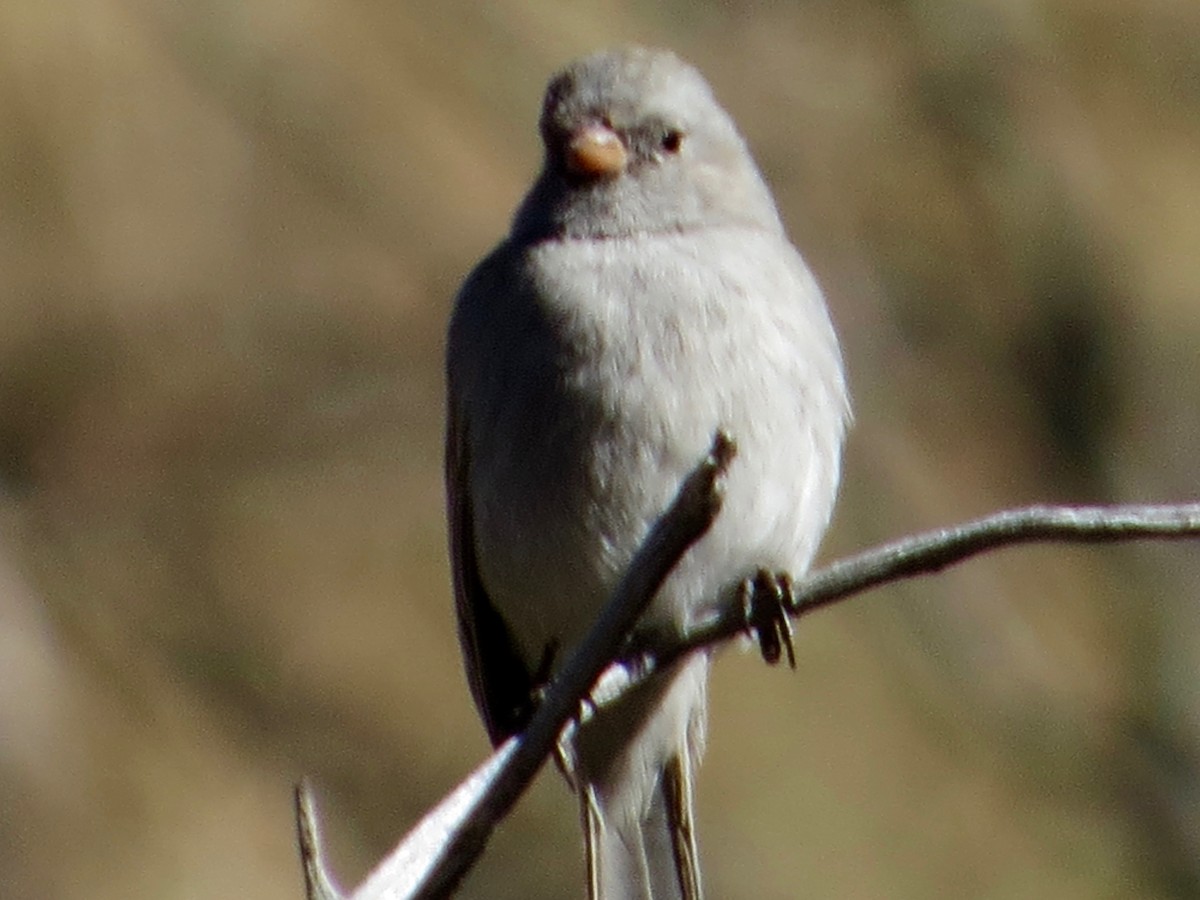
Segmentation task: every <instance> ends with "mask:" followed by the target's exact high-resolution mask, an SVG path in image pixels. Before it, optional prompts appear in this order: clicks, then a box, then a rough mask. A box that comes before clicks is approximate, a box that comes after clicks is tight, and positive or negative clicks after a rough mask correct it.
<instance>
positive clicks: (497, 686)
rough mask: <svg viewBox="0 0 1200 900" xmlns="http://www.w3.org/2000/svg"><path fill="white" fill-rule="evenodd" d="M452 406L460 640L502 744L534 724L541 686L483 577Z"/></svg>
mask: <svg viewBox="0 0 1200 900" xmlns="http://www.w3.org/2000/svg"><path fill="white" fill-rule="evenodd" d="M447 407H448V409H447V428H446V495H447V511H448V518H449V527H450V565H451V568H452V569H453V575H454V599H455V607H456V609H457V610H458V639H459V642H460V643H461V645H462V652H463V658H464V660H465V661H466V669H467V681H468V683H469V684H470V687H471V696H472V697H474V699H475V705H476V707H478V709H479V714H480V715H481V716H482V717H483V722H484V725H485V727H486V728H487V732H488V736H489V737H490V738H491V740H492V743H493V744H497V745H498V744H500V743H501V742H502V741H504V740H505V738H507V737H509V736H511V735H513V734H516V733H517V732H518V731H520V730H521V729H522V728H524V726H525V725H526V723H527V722H528V720H529V717H530V716H531V715H532V714H533V708H534V697H533V692H534V689H535V687H536V685H535V684H534V676H533V674H532V673H531V672H530V670H529V666H528V665H527V664H526V662H525V660H524V659H523V658H522V657H521V654H520V651H519V649H518V647H517V644H516V642H515V641H514V640H513V637H512V634H511V632H510V631H509V629H508V624H507V623H506V622H505V621H504V618H503V616H501V615H500V612H499V611H498V610H497V609H496V607H495V605H494V604H493V603H492V600H491V598H490V597H489V596H488V593H487V588H486V587H484V584H483V580H482V578H481V577H480V574H479V566H478V563H477V560H476V553H475V534H474V527H473V524H472V515H471V496H470V481H469V479H470V467H471V460H470V452H469V447H468V441H467V429H466V423H465V422H464V421H462V415H461V413H460V412H459V411H458V410H457V409H456V404H455V403H454V398H453V396H451V399H450V402H449V403H448V404H447Z"/></svg>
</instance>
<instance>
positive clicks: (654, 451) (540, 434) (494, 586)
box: [473, 235, 841, 633]
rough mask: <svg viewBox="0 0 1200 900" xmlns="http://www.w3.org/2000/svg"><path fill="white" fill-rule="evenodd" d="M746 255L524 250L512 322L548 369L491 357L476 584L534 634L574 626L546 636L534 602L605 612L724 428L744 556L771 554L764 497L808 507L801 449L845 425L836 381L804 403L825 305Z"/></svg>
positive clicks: (821, 353) (821, 343)
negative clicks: (564, 599) (834, 422)
mask: <svg viewBox="0 0 1200 900" xmlns="http://www.w3.org/2000/svg"><path fill="white" fill-rule="evenodd" d="M754 253H755V250H754V249H753V248H745V247H743V248H739V247H738V241H737V240H736V238H735V237H730V236H720V235H716V236H714V237H713V239H712V240H710V241H697V240H695V239H692V240H683V239H681V238H678V237H672V238H667V237H664V238H662V239H661V240H659V242H658V245H657V246H655V247H652V248H651V247H647V246H646V245H645V243H644V242H641V243H638V242H623V241H599V242H590V243H564V244H551V245H547V246H545V247H542V248H538V249H537V250H535V251H532V252H531V255H530V258H529V260H528V267H529V268H528V283H529V286H530V290H529V291H528V292H527V293H526V295H525V298H524V302H527V303H528V304H529V305H528V307H527V308H526V309H524V310H520V311H516V318H518V319H520V318H521V317H527V321H528V322H529V323H530V324H529V325H528V327H530V328H533V329H535V330H536V331H537V332H538V333H539V335H540V339H539V340H538V341H537V342H536V345H537V346H538V347H539V348H541V349H540V350H539V353H540V354H544V355H541V356H539V357H538V358H536V359H533V358H530V357H529V355H528V353H527V352H516V350H515V348H517V347H519V346H526V347H527V346H528V345H527V344H524V343H523V342H519V341H512V342H510V343H509V345H508V346H507V348H501V349H500V351H499V353H498V356H497V358H496V359H495V360H493V365H494V366H495V367H496V368H497V370H498V371H499V372H500V373H501V374H500V375H499V377H497V378H495V379H493V380H492V383H493V384H494V385H495V396H494V397H493V398H492V400H491V405H490V413H491V416H492V417H493V427H492V428H491V434H490V437H489V436H481V437H482V440H481V442H480V444H479V445H478V446H477V447H476V451H477V456H476V466H477V475H481V476H482V477H477V478H476V488H475V490H474V492H473V495H474V497H475V502H476V518H477V524H478V526H479V534H478V539H479V542H480V562H481V565H482V567H483V570H484V576H485V580H486V581H488V582H489V588H490V589H491V590H493V592H494V593H496V595H497V600H498V602H499V603H500V605H502V606H505V607H509V609H510V612H509V614H510V615H515V616H518V617H522V616H524V615H530V616H536V617H538V618H539V620H540V625H541V626H542V627H536V628H534V629H533V630H534V631H549V632H551V633H553V632H555V630H556V629H558V628H559V627H560V624H564V623H566V622H567V621H568V620H569V621H570V623H571V624H574V623H575V622H576V621H577V620H578V618H579V617H578V613H577V612H575V613H572V614H570V615H564V617H563V619H564V623H555V622H552V621H549V620H548V618H547V617H549V618H550V619H552V618H554V617H555V607H554V606H553V605H549V606H547V605H545V604H541V603H538V602H537V598H538V597H541V596H550V597H554V596H563V595H567V596H572V597H574V598H576V601H577V602H582V603H586V604H588V605H592V606H596V607H598V606H599V604H600V603H601V602H602V601H603V599H604V598H605V597H606V596H607V594H608V592H609V591H610V590H611V588H612V586H613V584H614V583H615V580H616V578H617V577H619V575H620V573H621V571H622V570H623V569H624V567H625V566H626V565H627V564H628V561H629V559H630V558H631V556H632V554H633V552H634V551H635V549H636V547H637V546H638V544H639V543H640V541H641V540H642V539H643V538H644V536H645V534H646V531H647V529H648V528H649V526H650V524H652V522H653V521H654V519H655V518H656V517H657V516H658V515H659V514H660V513H661V512H662V511H663V509H664V508H665V507H666V505H667V504H668V503H669V502H670V499H671V498H672V496H673V495H674V492H675V490H676V489H677V487H678V485H679V483H680V481H681V480H682V478H683V477H684V476H685V474H686V473H687V471H688V470H689V469H690V468H691V467H692V466H694V465H695V464H696V462H698V460H699V459H700V458H701V456H702V455H703V453H704V452H705V450H706V449H707V447H708V446H709V444H710V442H711V439H712V436H713V433H714V431H715V430H716V429H718V428H724V429H726V430H728V431H729V432H731V433H732V434H733V436H734V438H735V440H737V441H738V443H739V447H740V448H741V454H740V455H739V460H738V462H737V463H735V470H734V472H733V474H732V476H731V477H732V478H733V479H734V480H735V484H736V483H741V484H742V485H744V487H743V488H741V489H740V490H739V494H738V496H740V497H742V498H744V499H743V500H741V501H739V504H740V505H743V506H746V507H747V508H750V507H754V506H756V505H757V506H758V508H759V513H760V516H761V521H760V522H759V523H755V524H753V525H750V526H748V527H743V528H742V530H743V531H744V532H746V544H747V546H746V548H745V551H746V552H745V555H746V556H747V557H748V558H749V557H751V556H753V555H754V554H755V553H759V552H760V551H761V553H763V554H767V555H771V554H769V553H768V552H767V551H768V550H769V548H767V547H765V546H764V547H762V548H758V547H756V546H755V545H756V544H757V543H762V541H760V540H758V539H757V538H756V537H754V533H756V532H758V531H759V529H760V528H767V529H770V528H772V527H774V524H775V523H774V522H773V516H772V513H771V509H770V505H771V503H773V502H776V501H775V500H773V498H774V497H785V498H788V501H787V502H789V503H791V502H794V501H795V500H796V499H797V498H799V497H801V496H802V495H803V493H804V490H805V484H806V481H807V480H808V479H809V477H810V472H809V471H808V470H807V469H806V467H805V466H804V465H803V464H797V461H796V456H797V452H798V450H802V449H803V448H804V447H806V446H808V445H809V444H810V443H811V441H810V438H809V435H810V434H811V432H812V426H813V424H814V423H813V419H814V415H817V414H820V410H818V409H816V407H817V406H822V405H824V406H828V407H829V415H830V416H833V415H836V416H840V415H841V410H840V408H839V409H838V410H837V411H836V413H835V412H834V411H833V405H835V403H834V398H833V397H832V394H834V393H836V392H837V390H838V389H840V382H839V384H838V385H834V384H830V385H828V387H827V388H822V389H821V390H819V391H817V393H818V394H821V395H822V396H821V397H817V396H816V395H815V394H814V393H813V384H812V382H813V375H814V373H815V372H818V371H823V370H824V369H828V368H829V367H830V365H832V366H833V367H834V368H835V369H836V346H835V345H833V346H832V347H831V346H830V345H831V342H832V332H829V329H828V323H827V321H825V319H824V312H823V307H822V306H821V305H820V301H819V297H813V298H807V297H805V296H803V291H804V289H805V285H803V284H801V283H799V282H798V281H797V279H796V275H795V273H793V272H792V271H791V270H790V269H788V268H787V267H783V268H782V269H781V268H780V266H779V265H778V263H777V262H765V263H762V264H759V263H758V262H757V261H756V260H755V259H754ZM769 256H770V254H768V257H769ZM775 257H776V258H777V257H778V254H775ZM771 267H773V268H774V271H771V270H770V269H771ZM802 274H806V273H802ZM813 290H815V288H813ZM814 314H816V315H817V317H818V318H817V320H816V321H812V317H813V315H814ZM814 334H815V335H816V337H814ZM826 334H828V337H825V335H826ZM808 345H811V346H808ZM831 349H832V353H833V357H832V363H830V361H829V360H827V359H824V357H828V356H829V354H830V352H831ZM822 377H823V376H822ZM824 394H829V395H831V396H830V397H828V398H826V397H824ZM814 400H816V401H818V402H817V403H815V404H814V402H813V401H814ZM806 404H807V405H808V406H813V407H814V408H813V409H811V410H806V408H805V407H806ZM829 427H832V426H829ZM829 427H826V430H829ZM834 452H836V448H835V450H834ZM756 498H760V499H763V498H765V501H766V502H765V503H763V502H758V501H757V500H756ZM781 514H783V513H782V512H781ZM775 518H777V517H775ZM739 527H741V526H739ZM789 530H794V529H790V528H785V529H784V531H785V532H786V531H789ZM717 536H718V537H720V535H719V533H718V535H717ZM782 540H783V542H784V543H787V541H788V540H789V538H788V537H787V536H786V534H785V535H784V538H783V539H782ZM721 543H722V546H726V545H731V544H732V543H735V542H731V541H729V540H725V539H723V538H722V539H721ZM774 555H778V554H774ZM763 561H764V562H769V560H766V559H764V560H763ZM506 598H507V599H506ZM514 607H516V608H514ZM530 624H531V625H533V624H535V623H530Z"/></svg>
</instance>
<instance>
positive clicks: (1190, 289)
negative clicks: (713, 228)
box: [0, 0, 1200, 900]
mask: <svg viewBox="0 0 1200 900" xmlns="http://www.w3.org/2000/svg"><path fill="white" fill-rule="evenodd" d="M630 41H636V42H641V43H648V44H655V45H667V46H670V47H673V48H674V49H676V50H677V51H678V52H680V53H681V54H682V55H684V56H685V57H687V58H689V59H690V60H692V61H693V62H695V63H696V64H697V65H698V66H699V67H700V68H701V69H702V70H703V71H704V72H705V73H706V74H707V75H708V76H709V78H710V80H711V81H712V82H713V84H714V86H715V88H716V91H717V93H718V95H719V97H720V98H721V99H722V100H723V101H724V103H725V105H726V106H727V107H728V108H729V109H730V111H731V112H732V113H733V115H734V117H735V118H736V119H737V120H738V121H739V123H740V124H741V125H742V127H743V129H744V131H745V132H746V134H747V136H748V138H749V140H750V143H751V145H752V146H753V147H754V149H755V151H756V153H757V156H758V159H759V161H760V163H761V165H762V168H763V169H764V171H765V172H766V174H767V176H768V178H769V180H770V182H771V183H772V185H773V186H774V189H775V191H776V196H777V198H778V200H779V202H780V205H781V208H782V210H783V213H784V217H785V219H786V221H787V223H788V226H789V229H790V231H791V233H792V235H793V237H794V239H795V241H796V242H797V244H798V245H799V246H800V247H801V248H802V249H803V250H804V252H805V254H806V255H807V257H808V259H809V260H810V261H811V263H812V265H813V267H814V269H815V270H816V271H817V273H818V275H819V277H820V279H821V281H822V283H823V284H824V286H825V288H826V291H827V293H828V295H829V298H830V303H831V306H832V309H833V315H834V318H835V320H836V322H837V324H838V328H839V331H840V333H841V336H842V339H843V343H844V346H845V354H846V359H847V364H848V367H849V371H850V374H851V383H852V386H853V392H854V395H855V398H856V409H857V417H858V421H857V425H856V428H855V430H854V432H853V434H852V437H851V441H850V445H849V448H848V452H847V464H846V470H845V480H844V490H843V495H842V502H841V505H840V507H839V511H838V513H837V516H836V521H835V524H834V527H833V530H832V531H831V533H830V536H829V538H828V540H827V542H826V546H825V550H824V556H825V558H827V559H828V558H832V557H834V556H838V555H842V554H845V553H849V552H851V551H854V550H857V549H860V548H863V547H865V546H867V545H870V544H872V543H874V542H877V541H880V540H883V539H886V538H890V537H894V536H897V535H900V534H903V533H906V532H911V531H914V530H917V529H923V528H928V527H933V526H936V525H941V524H949V523H951V522H955V521H959V520H962V519H965V518H969V517H973V516H976V515H980V514H983V513H986V512H989V511H992V510H994V509H997V508H1000V507H1006V506H1014V505H1018V504H1023V503H1027V502H1033V501H1039V500H1046V501H1060V502H1085V501H1086V502H1118V501H1158V500H1164V501H1165V500H1184V499H1190V498H1194V497H1195V496H1196V494H1197V480H1198V479H1197V464H1196V460H1197V456H1198V451H1200V252H1197V246H1198V242H1200V5H1198V4H1196V3H1195V2H1193V0H1177V2H1170V0H1141V2H1136V0H1041V2H1039V0H943V2H934V0H927V2H922V0H889V2H883V0H877V2H869V0H837V2H834V0H825V2H821V0H816V2H808V3H804V4H786V3H767V4H759V5H755V4H748V3H747V4H741V3H734V2H728V3H699V4H697V3H687V4H685V3H673V2H667V3H659V4H653V5H651V4H648V3H635V2H627V3H620V2H609V0H599V2H591V3H573V2H566V3H563V2H559V3H550V2H544V0H543V2H538V0H497V2H493V3H490V4H487V5H484V6H479V5H475V4H468V3H463V2H442V3H432V2H431V3H384V2H378V0H345V2H341V3H336V4H335V3H332V2H328V0H326V2H321V0H286V2H285V0H244V2H238V3H212V2H198V3H170V2H164V0H63V2H60V3H55V4H46V3H40V2H33V0H9V2H6V3H4V4H3V5H2V6H0V126H2V127H0V895H2V896H3V897H5V898H10V900H16V898H20V900H25V898H30V900H39V898H63V900H76V898H79V900H83V898H87V900H105V898H114V900H115V898H121V900H126V898H130V897H150V898H226V897H258V898H270V900H273V898H279V900H285V898H298V897H300V896H301V893H302V888H301V881H300V872H299V868H298V865H297V862H296V857H295V851H294V847H293V820H292V809H291V797H290V790H291V784H292V782H293V781H294V780H295V779H296V778H297V777H299V776H301V775H302V774H307V775H310V776H312V777H313V778H314V780H315V782H316V785H317V789H318V793H319V796H320V797H321V799H322V801H323V815H324V818H325V820H326V821H327V823H328V828H329V830H330V839H331V841H332V853H333V856H334V862H335V864H336V867H337V869H338V871H339V872H340V873H341V875H342V876H343V879H344V881H345V882H346V883H348V884H352V883H355V882H356V881H357V880H358V878H360V877H361V876H362V875H363V874H364V872H365V871H366V870H367V869H368V867H369V866H370V865H371V863H372V862H373V861H374V860H376V859H377V858H378V857H379V856H380V855H381V854H382V853H383V852H384V851H385V850H386V849H387V848H388V847H389V846H390V845H391V844H392V843H393V842H394V841H395V840H396V839H397V838H398V837H399V836H400V835H401V834H402V833H403V831H404V830H405V829H406V828H407V827H408V826H409V825H410V824H412V823H413V822H414V820H415V819H416V818H417V817H418V816H419V815H420V813H421V812H422V810H424V809H425V808H426V807H427V806H429V805H430V804H432V803H433V802H434V801H435V800H436V799H437V798H439V797H440V796H441V795H442V794H443V793H444V792H445V791H446V790H447V789H448V788H450V787H451V786H452V785H453V784H455V783H456V782H457V780H458V779H459V778H461V777H462V776H463V775H464V774H465V773H466V772H467V771H468V770H469V769H470V768H471V767H472V766H474V765H475V764H476V763H477V762H479V761H480V760H481V759H482V758H483V757H484V756H485V754H486V752H487V745H486V741H485V739H484V735H483V731H482V728H481V727H480V725H479V723H478V721H477V719H476V716H475V712H474V710H473V708H472V706H471V703H470V700H469V698H468V694H467V690H466V687H465V683H464V679H463V676H462V674H461V669H460V663H459V657H458V647H457V642H456V636H455V625H454V620H453V612H452V602H451V599H450V590H449V576H448V569H447V564H446V554H445V549H444V537H443V521H444V520H443V509H442V486H441V472H440V454H441V440H442V435H441V427H442V376H441V370H440V366H441V353H442V338H443V328H444V324H445V321H446V318H447V314H448V310H449V305H450V303H451V299H452V296H453V294H454V291H455V288H456V286H457V284H458V283H459V281H460V280H461V278H462V277H463V275H464V274H465V273H466V272H467V270H468V269H469V267H470V266H471V265H472V263H473V262H474V261H475V260H476V259H477V258H478V257H479V256H480V255H481V254H482V253H484V252H485V251H486V250H487V249H488V248H489V246H490V245H491V244H492V243H494V242H495V241H496V240H497V239H498V238H499V237H500V236H501V235H502V233H503V232H504V230H505V228H506V224H507V221H508V217H509V214H510V212H511V210H512V208H513V207H514V205H515V204H516V202H517V201H518V199H519V197H520V195H521V193H522V191H523V189H524V187H525V186H526V185H527V184H528V183H529V182H530V180H531V179H532V176H533V174H534V171H535V169H536V167H537V165H538V162H539V149H538V144H537V138H536V128H535V122H536V117H537V112H538V108H539V103H540V95H541V91H542V87H543V85H544V83H545V81H546V79H547V77H548V76H549V75H550V74H551V72H552V71H553V70H554V69H556V68H557V67H558V66H560V65H562V64H563V63H565V62H566V61H568V60H569V59H571V58H573V57H575V56H577V55H579V54H581V53H584V52H587V51H590V50H593V49H596V48H598V47H601V46H606V45H611V44H617V43H623V42H630ZM1198 585H1200V547H1198V546H1197V545H1196V544H1194V543H1193V544H1190V545H1188V544H1175V545H1144V544H1143V545H1137V546H1135V545H1123V546H1110V547H1104V548H1090V549H1080V548H1067V547H1050V548H1038V549H1020V550H1010V551H1006V552H1004V553H1001V554H996V555H991V556H988V557H985V558H981V559H978V560H976V561H973V562H971V563H969V564H967V565H965V566H963V567H961V568H958V569H954V570H952V571H950V572H947V573H945V574H944V575H942V576H940V577H938V578H935V579H926V580H921V581H917V582H911V583H908V584H905V585H903V586H899V587H896V588H893V589H889V590H886V591H879V592H877V593H874V594H870V595H867V596H863V597H860V598H858V599H855V600H852V601H850V602H848V603H845V604H842V605H840V606H836V607H834V608H831V609H829V610H826V611H823V612H821V613H820V614H818V615H814V616H812V617H811V618H808V619H805V620H804V621H803V623H802V626H801V627H800V629H799V633H798V651H799V656H800V665H799V671H798V672H797V673H795V674H790V673H788V672H786V671H783V670H778V671H771V670H767V669H766V668H765V667H764V666H763V665H762V664H761V662H760V661H759V660H758V658H757V656H756V655H754V654H742V653H738V652H736V651H731V652H726V653H725V654H723V656H722V658H721V659H720V660H719V661H718V664H717V666H716V670H715V674H714V678H713V686H712V694H713V710H712V715H711V743H710V751H709V756H708V760H707V763H706V765H705V767H704V769H703V770H702V773H701V782H700V793H699V798H700V801H699V802H700V829H701V832H700V838H701V845H702V849H703V853H704V867H705V874H706V878H707V883H708V886H709V889H710V894H711V896H713V897H714V898H792V897H797V896H803V897H831V898H833V897H836V898H848V897H854V898H927V897H989V898H1025V897H1054V898H1095V897H1110V898H1117V897H1121V898H1124V897H1139V898H1141V897H1151V898H1158V897H1163V898H1166V897H1195V896H1200V677H1198V670H1200V610H1198V609H1197V586H1198ZM582 877H583V876H582V859H581V850H580V844H579V837H578V832H577V826H576V813H575V807H574V801H573V800H572V798H571V797H570V795H569V794H568V792H567V791H566V789H565V788H564V787H563V785H562V784H560V783H559V780H558V778H557V776H556V775H555V773H553V772H549V773H547V774H546V775H545V776H544V777H543V778H542V779H541V781H540V782H539V784H538V785H537V787H536V788H535V789H534V791H533V792H532V793H531V794H530V795H529V796H528V797H527V798H526V800H525V801H524V802H523V803H522V805H521V806H520V808H519V811H518V812H517V814H516V815H515V816H514V817H513V818H512V819H511V820H509V821H508V822H507V823H505V825H504V826H503V827H502V829H501V830H500V832H499V833H498V835H497V836H496V838H495V839H494V841H493V843H492V844H491V846H490V847H489V851H488V854H487V856H486V858H485V859H484V861H483V863H482V864H481V865H480V866H479V868H478V869H477V870H476V871H475V872H474V873H473V874H472V876H471V877H470V879H469V881H468V882H467V884H466V885H465V887H464V889H463V891H462V896H464V897H474V898H559V897H571V896H582Z"/></svg>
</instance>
